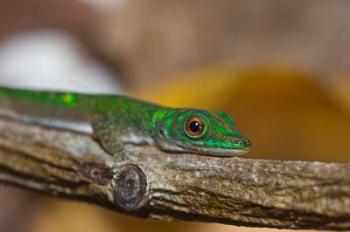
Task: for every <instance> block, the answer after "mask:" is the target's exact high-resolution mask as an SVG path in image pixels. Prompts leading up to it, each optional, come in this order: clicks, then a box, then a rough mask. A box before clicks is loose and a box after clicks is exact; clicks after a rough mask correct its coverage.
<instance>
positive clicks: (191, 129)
mask: <svg viewBox="0 0 350 232" xmlns="http://www.w3.org/2000/svg"><path fill="white" fill-rule="evenodd" d="M185 131H186V134H187V135H188V136H189V137H191V138H198V137H201V136H202V135H203V134H204V131H205V126H204V123H203V121H202V120H201V119H200V118H197V117H191V118H189V119H188V120H187V121H186V125H185Z"/></svg>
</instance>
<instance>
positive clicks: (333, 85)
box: [0, 0, 350, 232]
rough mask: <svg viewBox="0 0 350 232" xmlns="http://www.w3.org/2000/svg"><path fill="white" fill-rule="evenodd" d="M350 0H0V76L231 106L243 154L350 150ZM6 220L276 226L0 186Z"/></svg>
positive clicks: (10, 82) (115, 226)
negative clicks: (115, 208) (136, 212)
mask: <svg viewBox="0 0 350 232" xmlns="http://www.w3.org/2000/svg"><path fill="white" fill-rule="evenodd" d="M349 7H350V2H348V1H341V0H335V1H326V0H320V1H312V2H311V1H301V0H296V1H284V0H283V1H274V0H269V1H259V0H253V1H231V0H219V1H209V0H204V1H201V2H200V4H199V3H198V2H197V1H193V0H192V1H191V0H190V1H160V0H157V1H155V0H143V1H141V0H134V1H132V0H103V1H102V0H101V1H99V0H71V1H61V0H16V1H13V0H3V1H1V2H0V85H6V86H16V87H17V86H19V87H26V88H41V89H42V88H45V89H59V90H70V91H73V90H74V91H84V92H113V93H120V94H127V95H131V96H135V97H138V98H141V99H144V100H148V101H152V102H157V103H159V104H163V105H167V106H178V107H185V106H187V107H199V108H207V109H213V110H217V109H220V110H224V111H226V112H228V113H230V114H231V115H232V117H233V118H234V119H235V121H236V122H237V124H238V126H239V128H240V130H241V131H242V132H243V133H244V134H245V135H246V136H247V137H248V138H250V139H251V140H252V142H253V150H252V152H251V153H250V154H249V155H247V157H248V158H263V159H288V160H319V161H332V162H346V161H349V160H350V150H349V149H348V147H349V143H350V78H349V76H350V28H349V27H348V22H349V20H350V11H349V10H348V9H349ZM0 204H1V206H2V207H1V208H0V231H33V232H37V231H38V232H41V231H42V232H44V231H45V232H56V231H68V232H69V231H84V232H93V231H107V232H108V231H121V232H123V231H140V230H142V231H164V230H167V231H222V232H226V231H273V230H271V229H254V228H238V227H234V226H226V225H217V224H205V223H193V222H172V223H169V222H155V221H147V220H142V219H135V218H131V217H127V216H123V215H120V214H117V213H115V212H111V211H109V210H105V209H102V208H100V207H97V206H94V205H88V204H85V203H77V202H70V201H67V200H61V199H54V198H49V197H45V196H42V195H38V194H35V193H30V192H27V191H24V190H20V189H17V188H14V187H10V186H0Z"/></svg>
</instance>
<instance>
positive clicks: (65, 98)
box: [62, 93, 75, 104]
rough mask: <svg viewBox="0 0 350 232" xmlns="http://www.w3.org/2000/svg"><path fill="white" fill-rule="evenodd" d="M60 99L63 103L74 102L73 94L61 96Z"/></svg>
mask: <svg viewBox="0 0 350 232" xmlns="http://www.w3.org/2000/svg"><path fill="white" fill-rule="evenodd" d="M62 99H63V101H64V102H65V103H67V104H71V103H73V102H74V99H75V97H74V95H73V94H70V93H67V94H64V95H63V97H62Z"/></svg>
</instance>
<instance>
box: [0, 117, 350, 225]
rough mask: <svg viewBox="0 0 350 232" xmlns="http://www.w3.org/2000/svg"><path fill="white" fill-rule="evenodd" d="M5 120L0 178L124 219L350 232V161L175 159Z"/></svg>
mask: <svg viewBox="0 0 350 232" xmlns="http://www.w3.org/2000/svg"><path fill="white" fill-rule="evenodd" d="M127 153H128V158H127V159H126V160H120V159H118V158H113V157H111V156H110V155H108V154H106V153H105V152H104V151H103V150H102V149H101V147H100V146H99V144H98V142H96V141H95V140H94V138H92V137H90V136H88V135H84V134H77V133H73V132H70V131H63V130H54V129H50V128H43V127H38V126H35V125H26V124H22V123H20V122H16V121H12V120H9V119H6V118H0V181H1V182H5V183H10V184H14V185H18V186H20V187H24V188H28V189H30V190H35V191H39V192H43V193H46V194H51V195H53V196H60V197H67V198H70V199H75V200H80V201H86V202H93V203H96V204H99V205H101V206H103V207H108V208H110V209H112V210H115V211H118V212H120V213H125V214H130V215H134V216H139V217H144V218H155V219H159V220H172V219H182V220H189V221H202V222H217V223H225V224H232V225H244V226H250V227H272V228H293V229H324V230H326V229H327V230H329V229H331V230H350V164H349V163H345V164H336V163H320V162H302V161H275V160H254V159H245V158H218V157H209V156H199V155H191V154H168V153H164V152H161V151H159V150H157V149H156V148H152V147H147V146H144V147H141V146H133V145H128V146H127Z"/></svg>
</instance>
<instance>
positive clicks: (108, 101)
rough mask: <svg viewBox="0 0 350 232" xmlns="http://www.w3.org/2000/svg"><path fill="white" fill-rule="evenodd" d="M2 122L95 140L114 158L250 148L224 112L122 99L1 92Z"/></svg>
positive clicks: (237, 152)
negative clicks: (128, 152) (132, 148)
mask: <svg viewBox="0 0 350 232" xmlns="http://www.w3.org/2000/svg"><path fill="white" fill-rule="evenodd" d="M0 116H5V117H11V118H16V119H19V120H22V121H24V122H28V123H33V124H38V125H42V126H47V127H55V128H62V129H69V130H73V131H77V132H82V133H89V134H93V135H94V136H95V137H96V138H97V139H98V140H99V142H100V143H101V145H102V146H103V148H104V149H105V150H106V151H107V152H108V153H110V154H112V155H117V154H122V153H123V149H124V145H125V144H127V143H132V144H149V145H152V146H156V147H158V148H159V149H161V150H165V151H169V152H181V153H186V152H188V153H190V152H192V153H198V154H206V155H215V156H235V155H240V154H243V153H246V152H247V151H248V150H249V148H250V142H249V140H247V139H246V138H245V137H244V136H243V135H241V133H240V132H239V131H238V130H237V128H236V125H235V123H234V122H233V120H232V119H231V117H230V116H228V115H227V114H226V113H224V112H209V111H206V110H201V109H190V108H170V107H163V106H160V105H156V104H152V103H147V102H144V101H141V100H137V99H134V98H131V97H126V96H120V95H96V94H94V95H93V94H78V93H64V92H50V91H32V90H21V89H11V88H4V87H0Z"/></svg>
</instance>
